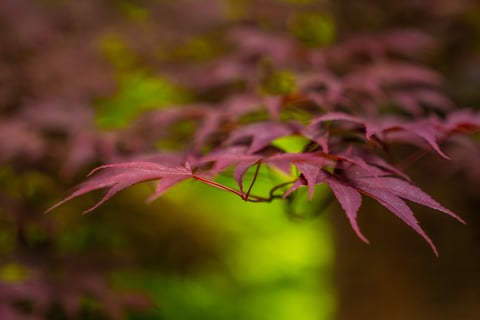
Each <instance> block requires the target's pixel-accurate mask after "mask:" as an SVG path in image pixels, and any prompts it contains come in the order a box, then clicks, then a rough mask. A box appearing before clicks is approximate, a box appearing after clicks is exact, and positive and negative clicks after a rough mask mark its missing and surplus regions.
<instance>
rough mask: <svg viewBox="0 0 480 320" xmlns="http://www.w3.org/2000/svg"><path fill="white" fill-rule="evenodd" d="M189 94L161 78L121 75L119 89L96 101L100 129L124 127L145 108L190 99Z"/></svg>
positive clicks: (139, 72)
mask: <svg viewBox="0 0 480 320" xmlns="http://www.w3.org/2000/svg"><path fill="white" fill-rule="evenodd" d="M189 97H190V95H189V93H188V92H187V91H186V90H184V89H182V88H180V87H178V86H176V85H174V84H172V83H170V82H169V81H167V80H166V79H163V78H161V77H155V76H151V75H147V74H146V73H145V72H141V71H137V72H134V73H130V74H127V75H125V76H123V77H122V78H121V80H120V88H119V89H118V92H117V93H116V94H115V95H114V96H112V97H110V98H108V99H102V100H100V101H98V103H97V106H98V108H97V116H96V123H97V125H98V126H99V127H100V128H107V129H108V128H123V127H126V126H128V125H129V124H130V123H131V122H132V120H134V119H135V118H136V117H137V116H139V115H140V114H141V113H143V112H145V111H150V110H155V109H161V108H164V107H167V106H171V105H173V104H182V103H186V102H187V101H189Z"/></svg>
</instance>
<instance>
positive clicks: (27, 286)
mask: <svg viewBox="0 0 480 320" xmlns="http://www.w3.org/2000/svg"><path fill="white" fill-rule="evenodd" d="M448 3H452V2H449V1H440V2H438V3H436V4H435V3H433V4H432V1H426V0H425V1H407V2H405V3H403V2H398V3H394V4H392V3H390V2H383V3H381V1H373V2H369V3H365V2H362V3H360V2H358V3H354V2H352V1H334V2H331V1H330V3H329V2H328V1H315V0H222V1H210V0H207V1H202V0H196V1H186V0H185V1H166V0H165V1H158V0H143V1H129V0H112V1H97V0H82V1H74V0H62V1H21V0H1V1H0V21H1V24H0V43H2V46H1V48H0V118H1V120H2V123H1V125H2V126H3V125H4V124H6V123H9V122H10V123H13V122H14V120H15V119H17V118H19V119H22V121H24V120H25V119H27V118H28V117H27V116H26V115H28V114H29V112H30V113H33V114H35V115H36V116H38V117H39V118H41V116H42V115H45V117H46V118H47V120H52V119H53V120H52V121H53V122H54V124H53V125H51V127H52V128H53V129H52V128H50V127H49V128H48V130H45V129H43V127H42V125H43V122H42V121H44V120H42V119H40V120H38V121H37V122H35V121H31V119H27V120H25V123H23V122H22V124H24V126H21V127H22V128H24V129H25V132H23V131H21V132H18V133H16V134H15V136H14V135H11V134H10V135H9V136H8V137H7V139H9V140H12V139H13V138H14V137H15V138H18V137H19V136H20V135H21V134H25V136H26V137H27V139H26V140H24V141H26V142H29V143H32V144H33V143H34V142H37V140H41V141H45V143H44V144H40V147H39V145H37V144H34V148H33V149H32V150H34V151H36V150H38V149H41V150H42V152H43V153H42V156H39V157H35V156H33V155H32V156H30V155H29V154H28V153H27V156H25V155H24V154H23V153H21V154H20V156H19V157H7V156H4V154H7V155H8V153H7V152H4V153H2V155H1V156H0V159H1V160H2V161H3V160H4V159H6V161H7V163H2V165H1V167H0V318H2V319H7V320H8V319H14V317H15V315H17V316H18V314H15V315H13V316H12V314H11V313H7V311H8V310H9V309H8V307H11V306H12V305H15V306H17V307H15V308H16V309H15V308H14V309H15V310H17V309H22V310H23V311H25V312H24V313H21V316H22V317H23V316H26V317H28V318H29V319H34V318H35V319H108V318H112V319H115V318H116V319H120V318H122V317H123V318H128V319H132V320H134V319H137V320H140V319H143V320H147V319H152V320H153V319H169V320H176V319H245V320H255V319H262V320H263V319H264V320H268V319H275V320H281V319H298V320H303V319H304V320H309V319H312V320H313V319H315V320H321V319H325V320H330V319H333V318H334V317H335V316H334V314H335V312H336V303H337V301H336V297H335V295H336V292H335V289H334V284H333V279H332V268H333V262H334V252H333V239H332V238H333V236H332V230H331V226H330V224H329V223H328V221H327V219H326V217H323V216H321V217H320V218H318V219H315V220H313V221H310V220H308V219H307V221H298V220H299V217H298V216H302V217H304V218H305V217H307V218H308V217H311V216H314V215H318V214H320V213H321V212H315V208H319V203H320V204H321V203H322V202H324V201H325V199H327V198H328V193H327V192H326V191H325V190H317V191H316V194H317V198H316V199H314V200H313V203H310V204H304V203H305V202H304V201H298V202H296V203H294V204H291V205H292V206H294V208H285V207H282V206H284V205H289V204H281V203H279V202H277V203H272V204H269V205H266V204H249V203H243V202H240V201H239V200H238V199H236V198H234V196H230V195H227V194H224V193H222V192H221V191H218V190H211V189H209V188H205V187H202V186H200V185H199V184H188V183H183V184H181V185H179V186H178V187H176V188H175V189H174V190H172V192H170V193H169V194H167V195H166V196H165V197H164V198H162V200H160V201H157V202H155V203H154V204H152V205H150V206H144V205H143V203H142V199H144V198H145V194H147V193H148V191H150V190H146V189H145V188H148V187H145V186H141V187H138V188H133V189H132V190H128V191H125V192H124V193H122V194H121V195H120V196H119V197H116V198H115V199H114V201H112V202H111V203H109V204H107V205H106V206H105V207H104V208H102V209H100V210H98V211H97V212H95V213H94V214H91V215H88V216H81V215H80V211H81V209H80V208H84V207H86V206H85V203H87V202H93V199H94V198H95V196H96V195H93V196H85V197H82V198H81V199H78V200H76V201H74V202H72V203H69V204H67V205H65V206H64V207H62V208H60V209H59V210H58V211H57V212H55V213H51V214H49V215H44V214H43V211H44V210H45V208H47V207H48V206H49V205H51V204H52V203H54V202H55V201H56V200H58V199H60V198H62V196H63V195H64V194H65V190H67V189H68V188H69V186H71V185H73V184H74V182H76V181H78V179H79V175H83V173H84V172H85V171H88V169H90V168H92V167H93V166H94V165H95V164H98V163H103V162H105V161H113V160H115V161H116V160H117V158H115V157H113V156H111V154H110V153H109V152H110V150H111V149H112V148H115V147H117V145H116V144H118V145H122V143H124V144H127V143H125V141H122V140H119V141H120V142H118V141H117V140H115V139H114V138H116V137H117V136H118V135H120V133H119V132H118V131H116V130H115V129H119V128H120V129H123V128H126V127H128V125H129V124H130V123H131V122H132V121H134V120H136V119H137V117H138V116H139V115H140V114H141V113H143V112H145V111H151V110H155V109H162V108H166V107H168V106H170V105H172V104H173V105H175V104H183V103H186V102H190V101H192V100H193V99H194V94H193V93H192V92H193V90H192V89H191V88H190V87H189V86H188V85H186V86H180V85H178V83H183V82H185V83H188V84H189V85H190V86H193V85H191V84H192V83H195V81H194V80H195V79H196V80H197V81H198V82H200V83H201V82H202V81H203V80H208V75H206V74H200V75H199V74H196V73H195V72H197V71H196V70H194V73H192V74H189V73H187V72H183V73H182V71H184V70H182V69H181V68H182V66H183V65H187V64H188V65H191V64H197V63H208V62H210V61H211V60H214V59H215V58H216V57H217V56H218V55H219V53H222V54H223V53H225V52H226V51H228V47H229V46H228V45H227V44H224V43H223V42H222V38H221V36H220V35H221V34H222V32H223V30H224V28H225V27H226V26H229V25H232V24H235V23H238V22H239V23H241V24H243V25H258V26H260V27H262V28H264V29H268V30H273V31H278V30H280V31H288V32H290V34H291V35H292V36H293V37H295V38H296V39H298V40H299V41H300V42H302V43H304V44H305V45H307V46H311V47H316V48H317V47H324V46H326V45H329V44H332V43H334V42H335V41H337V40H339V39H341V38H344V37H347V36H348V35H349V33H351V31H352V30H353V31H357V29H358V30H361V31H366V30H372V29H373V31H377V32H378V31H380V32H382V31H384V28H386V27H387V26H388V27H391V26H393V27H398V26H399V25H400V26H404V25H407V26H420V27H422V28H423V26H422V25H426V26H427V27H426V28H425V29H428V30H429V31H430V32H432V33H433V34H434V35H437V36H438V38H439V39H440V40H441V41H443V42H445V43H446V44H445V45H444V47H443V51H442V52H443V56H441V57H440V58H437V61H435V62H434V63H435V64H436V65H438V66H439V67H440V68H441V69H442V70H444V71H445V72H446V74H447V75H448V77H447V78H448V80H449V81H450V85H449V89H450V90H451V91H452V92H454V93H456V95H457V96H458V97H459V98H460V99H461V101H462V102H465V103H466V104H468V105H480V94H479V92H480V90H478V80H479V79H480V78H479V74H480V72H479V70H480V59H479V56H480V54H479V47H478V43H479V42H478V39H480V24H479V19H478V17H479V12H480V11H479V6H478V5H477V4H475V3H473V2H472V4H467V3H465V4H463V2H461V3H460V2H459V5H457V6H450V5H449V4H448ZM406 7H407V9H405V8H406ZM452 7H454V8H453V9H452ZM455 7H456V8H457V9H455ZM432 10H433V11H432ZM432 12H433V13H432ZM333 17H335V19H334V18H333ZM412 19H414V20H415V21H413V22H412ZM375 28H376V29H375ZM219 30H220V31H219ZM457 30H463V31H464V32H463V33H461V34H460V33H459V32H458V31H457ZM471 48H475V50H472V49H471ZM224 51H225V52H224ZM227 53H228V52H227ZM172 65H173V66H174V67H172ZM178 70H180V71H178ZM198 79H200V80H198ZM459 79H460V80H459ZM182 80H184V81H183V82H182ZM263 80H264V86H263V87H262V89H263V90H265V91H266V92H268V93H271V94H278V95H283V94H290V93H294V91H295V89H296V86H297V80H298V79H296V78H295V77H294V75H293V74H291V73H289V72H288V71H274V72H271V73H268V74H267V75H266V77H265V79H263ZM239 87H241V86H239ZM452 88H453V89H452ZM222 90H225V92H226V93H225V92H222V94H223V95H228V94H230V93H231V92H230V91H229V90H231V89H230V88H226V89H225V88H220V89H219V91H222ZM202 93H203V94H204V96H207V97H210V96H214V95H213V94H212V93H210V92H206V93H205V92H202ZM220 96H222V95H220ZM59 101H60V102H59ZM78 104H81V105H82V108H83V109H82V110H84V111H85V112H86V113H87V114H88V112H89V111H90V110H93V111H94V113H95V114H94V116H93V117H92V119H93V120H92V123H91V124H90V123H89V122H88V121H90V120H88V121H87V122H84V114H83V113H80V114H79V113H77V112H76V109H75V108H74V107H73V106H76V105H78ZM42 105H47V106H57V105H58V106H60V107H59V108H60V109H61V110H59V111H62V110H63V111H65V110H66V111H67V112H66V113H67V114H69V113H71V116H70V118H69V119H68V121H67V123H68V127H67V128H64V127H62V126H59V125H58V124H57V123H55V121H57V120H58V119H60V120H61V119H62V118H61V116H62V113H61V112H58V113H57V112H47V113H44V111H43V110H44V109H42V108H41V106H42ZM282 116H284V117H288V118H292V117H293V118H295V119H297V118H298V119H299V120H301V119H302V114H301V113H295V114H294V113H293V111H292V112H291V113H284V114H282ZM22 117H23V118H22ZM60 120H59V122H60ZM29 121H30V122H29ZM90 125H91V127H90ZM77 126H80V127H81V128H82V129H84V130H80V131H81V132H78V130H76V128H77ZM69 128H74V129H75V130H71V131H69ZM99 128H100V129H109V130H98V129H99ZM0 129H2V128H0ZM189 130H191V124H189V123H186V124H183V125H182V126H178V127H176V128H172V132H173V133H180V135H182V133H184V132H185V131H189ZM97 131H102V132H103V131H109V132H108V134H106V135H101V136H100V137H97V136H96V135H94V134H93V133H95V134H96V133H97ZM92 132H93V133H92ZM90 135H92V136H95V137H96V138H95V139H97V140H95V139H93V138H92V139H91V140H88V139H85V136H87V137H90ZM112 137H113V138H112ZM111 140H113V141H114V143H112V144H109V142H110V141H111ZM127 142H129V143H130V142H131V141H130V140H128V141H127ZM0 143H4V141H0ZM274 144H275V146H277V147H279V148H282V149H284V150H289V151H292V152H295V151H299V150H302V149H303V148H304V147H305V141H304V140H303V139H301V138H300V139H291V138H288V139H286V140H285V139H277V140H276V141H275V143H274ZM5 145H6V144H5ZM17 145H20V146H19V148H20V149H22V148H25V149H27V147H29V145H28V144H27V143H25V145H23V142H21V143H19V144H17ZM85 145H87V146H88V148H86V147H85ZM112 145H113V147H112ZM72 146H73V147H74V149H75V150H80V153H81V156H85V155H89V154H90V153H92V154H93V156H91V157H88V156H85V158H86V159H87V160H83V158H81V157H80V158H81V161H83V162H80V164H81V165H79V167H78V168H77V171H75V172H73V173H71V174H70V175H67V174H65V173H64V172H63V171H62V170H61V169H59V168H61V167H63V165H64V164H65V162H68V159H70V156H71V151H70V149H71V148H72ZM175 146H176V145H175ZM175 146H173V147H175ZM2 147H3V145H2ZM156 147H159V146H158V145H157V146H156ZM161 147H162V148H164V147H166V146H165V145H161ZM132 149H134V148H133V147H132ZM95 152H96V153H95ZM35 155H36V154H35ZM4 157H5V158H4ZM72 158H75V157H72ZM79 161H80V160H79ZM264 178H266V179H269V177H268V176H264ZM259 180H261V179H259ZM260 191H261V190H260ZM301 196H304V195H299V197H301ZM302 204H303V205H302ZM290 209H291V210H292V211H294V212H295V213H300V214H299V215H295V216H288V215H287V214H285V213H286V212H289V211H290ZM119 288H122V289H125V288H128V289H129V290H133V289H136V290H140V291H143V292H147V293H149V294H150V295H151V297H150V298H151V300H152V301H151V302H152V305H153V307H151V306H150V308H147V311H146V312H144V313H140V312H132V311H130V310H131V309H138V308H139V306H140V307H145V303H143V304H142V303H139V302H138V301H137V300H135V299H134V298H132V297H130V296H128V298H125V295H124V292H123V291H122V290H120V289H119ZM19 295H20V296H19ZM20 298H21V299H20ZM9 299H12V301H13V302H10V300H9ZM129 299H130V300H129ZM19 301H20V302H21V303H20V304H21V306H20V308H18V303H19ZM25 301H26V302H25ZM72 301H79V305H80V307H79V308H78V310H77V311H78V312H76V313H75V312H72V311H71V310H70V309H69V308H70V307H72V306H71V305H69V303H70V304H73V305H74V304H75V303H72ZM22 303H23V304H22ZM38 306H42V307H43V309H42V308H40V309H36V307H38ZM73 309H75V308H73ZM29 310H30V311H31V312H32V313H29V312H30V311H29ZM32 310H33V311H32ZM34 311H35V312H37V313H35V314H34V313H33V312H34ZM69 312H70V313H69ZM127 314H128V316H125V315H127Z"/></svg>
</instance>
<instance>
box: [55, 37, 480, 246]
mask: <svg viewBox="0 0 480 320" xmlns="http://www.w3.org/2000/svg"><path fill="white" fill-rule="evenodd" d="M397 39H415V40H416V44H417V46H416V47H412V46H405V47H399V46H398V44H397V41H396V40H397ZM430 40H431V39H429V38H428V37H427V36H426V35H423V34H419V33H418V32H415V31H412V30H400V31H396V32H393V33H387V34H382V35H378V36H373V37H367V36H365V37H363V38H361V41H360V40H358V39H354V40H351V41H348V40H346V41H344V42H343V43H339V44H337V45H335V46H333V47H332V48H330V47H326V48H309V47H307V46H305V45H304V44H302V43H301V42H298V41H296V40H294V39H291V38H288V37H283V36H281V35H277V34H270V33H267V32H264V31H261V30H259V29H256V28H252V27H248V28H234V29H233V30H232V31H231V32H229V33H227V38H226V41H231V45H232V46H235V50H233V51H232V53H231V54H227V55H226V57H225V58H220V59H216V60H215V61H214V62H213V63H210V64H208V65H207V66H204V67H203V69H200V70H197V73H198V74H199V75H201V78H202V79H194V81H193V82H194V83H193V84H191V86H192V87H194V88H195V86H197V90H198V91H199V92H200V93H199V96H201V95H202V93H203V92H205V95H206V97H205V101H198V102H197V101H195V102H193V103H191V104H188V105H182V106H175V107H172V108H167V109H164V110H159V111H153V112H150V113H149V114H148V115H147V116H145V117H144V118H141V119H140V120H139V121H137V122H136V123H133V124H132V126H131V128H130V130H132V131H137V130H138V129H137V128H141V129H142V131H144V132H146V135H145V136H143V139H144V142H145V141H154V142H155V141H156V142H159V141H162V140H168V139H177V137H176V136H175V135H171V134H169V133H168V131H169V130H171V131H172V132H173V131H174V130H175V128H176V127H177V126H180V125H182V124H185V123H191V124H192V125H193V127H194V128H193V129H191V130H190V131H189V132H184V133H183V135H184V137H183V138H182V140H185V143H183V144H179V145H178V146H175V149H176V150H174V151H171V152H170V153H169V154H168V161H167V160H164V159H163V158H164V154H163V153H162V151H158V152H150V153H149V157H150V158H151V159H153V160H149V161H143V160H142V158H139V160H133V159H132V160H130V161H127V162H119V163H114V164H108V165H104V166H101V167H98V168H97V169H95V170H93V171H92V172H91V173H90V174H91V175H92V177H91V178H90V179H89V180H87V181H86V182H85V183H84V184H82V185H80V186H79V187H78V189H77V190H76V191H75V192H73V193H72V194H71V195H70V196H68V197H67V198H66V199H64V200H63V201H62V202H60V203H58V204H57V205H56V206H58V205H60V204H62V203H64V202H65V201H69V200H71V199H72V198H75V197H78V196H80V195H82V194H85V193H87V192H90V191H93V190H96V189H103V188H107V189H108V192H107V193H106V195H105V196H104V197H103V198H102V200H101V201H100V202H98V203H97V204H96V205H95V206H93V207H92V208H90V209H88V210H87V211H86V212H89V211H91V210H93V209H95V208H97V207H98V206H99V205H100V204H102V203H104V202H105V201H107V200H108V199H110V198H111V197H112V196H113V195H115V194H116V193H118V192H119V191H121V190H123V189H125V188H127V187H129V186H131V185H134V184H137V183H140V182H145V181H152V180H158V182H157V186H156V189H155V191H154V193H153V194H152V196H151V197H150V198H149V201H152V200H154V199H156V198H158V197H159V196H161V195H162V194H163V193H164V192H165V191H167V190H168V189H169V188H171V187H173V186H174V185H176V184H177V183H179V182H181V181H183V180H186V179H195V180H197V181H200V182H202V183H205V184H208V185H210V186H213V187H215V188H219V189H222V190H225V191H228V192H231V193H233V194H235V195H237V196H239V197H240V198H241V199H243V200H245V201H253V202H269V201H272V200H273V199H276V198H286V197H288V196H291V194H292V192H294V191H295V190H297V189H299V188H300V187H304V186H305V187H307V188H308V193H309V197H310V198H311V197H312V195H313V191H314V189H315V185H317V184H322V183H326V184H328V185H329V187H330V188H331V190H332V192H333V194H334V196H335V197H336V198H337V200H338V201H339V203H340V204H341V206H342V208H343V210H344V211H345V214H346V215H347V217H348V220H349V221H350V223H351V225H352V228H353V229H354V231H355V232H356V233H357V235H358V236H359V237H360V238H361V239H362V240H363V241H365V242H368V240H367V238H366V237H365V236H364V235H363V234H362V233H361V232H360V229H359V226H358V224H357V222H356V219H357V214H358V210H359V208H360V205H361V202H362V196H368V197H370V198H373V199H374V200H376V201H378V202H379V203H380V204H381V205H382V206H384V207H385V208H387V209H388V210H389V211H390V212H392V213H393V214H394V215H396V216H397V217H399V218H400V219H401V220H402V221H403V222H404V223H406V224H407V225H408V226H410V227H411V228H412V229H414V230H415V231H416V232H417V233H419V234H420V235H421V236H422V237H423V238H424V239H425V240H426V241H427V242H428V243H429V244H430V246H431V247H432V250H433V251H434V252H435V254H438V253H437V250H436V248H435V246H434V244H433V242H432V241H431V240H430V238H429V237H428V236H427V235H426V233H425V232H424V231H423V229H422V228H421V227H420V226H419V223H418V221H417V219H416V218H415V216H414V214H413V212H412V211H411V209H410V208H409V206H408V205H407V203H406V202H405V201H404V200H409V201H412V202H416V203H418V204H421V205H424V206H427V207H430V208H433V209H436V210H438V211H441V212H443V213H446V214H448V215H450V216H452V217H454V218H456V219H457V220H459V221H461V222H463V220H462V219H461V218H460V217H458V216H457V215H456V214H454V213H453V212H452V211H450V210H448V209H446V208H445V207H443V206H442V205H440V204H439V203H438V202H437V201H435V200H434V199H432V198H431V197H430V196H429V195H428V194H426V193H425V192H423V191H422V190H421V189H420V188H419V187H417V186H415V185H414V184H413V183H412V182H411V181H410V179H409V178H408V177H407V176H406V174H405V173H403V171H402V169H401V168H399V167H398V165H397V164H398V163H399V161H398V160H397V159H392V152H391V148H392V146H394V145H396V144H406V145H411V146H414V147H416V148H419V149H420V150H424V151H425V152H430V151H433V152H436V153H437V154H438V155H439V156H441V157H443V158H445V159H449V156H447V154H446V153H445V152H444V151H443V150H442V147H441V146H442V145H446V144H448V143H449V142H450V141H454V140H452V139H451V138H452V136H455V135H457V134H459V133H462V134H464V133H466V132H467V133H468V132H475V131H478V130H479V129H480V115H478V114H476V113H473V112H469V111H462V110H460V111H459V110H455V109H454V107H453V102H451V101H450V100H449V99H448V98H447V97H446V96H445V95H444V94H443V93H442V90H441V88H442V78H441V76H440V75H439V74H437V73H436V72H435V71H433V70H431V69H429V68H427V67H425V66H422V65H419V64H418V63H416V62H414V61H411V60H412V59H414V58H416V55H417V54H418V52H421V51H422V50H421V49H420V48H418V47H419V46H422V45H423V46H427V45H430ZM360 58H361V60H360V61H357V60H359V59H360ZM259 64H260V65H262V64H263V65H264V66H265V67H264V69H265V70H260V72H258V71H256V68H257V66H258V65H259ZM195 81H198V82H201V83H195ZM234 82H237V83H241V86H240V87H241V88H240V89H237V90H234V92H229V95H228V96H227V97H225V98H223V99H222V98H220V99H219V101H209V100H208V98H209V97H208V93H209V92H212V91H214V90H218V89H216V88H219V87H220V88H224V87H228V86H231V85H232V83H234ZM137 126H138V127H137ZM289 137H290V138H291V137H297V138H300V139H302V143H303V146H302V147H301V150H300V151H298V152H290V151H289V150H288V148H284V147H283V148H282V147H281V146H278V145H277V144H276V142H277V141H278V140H279V139H285V138H289ZM400 161H401V159H400ZM261 166H266V167H268V168H270V169H272V170H277V171H279V172H281V173H282V174H284V175H285V176H287V177H288V178H289V179H290V180H291V181H290V182H286V181H283V182H281V183H279V184H278V185H273V186H272V191H271V192H270V194H269V195H257V194H255V193H254V192H253V190H254V184H255V181H256V179H257V174H258V170H259V168H260V167H261ZM292 167H293V169H292ZM231 168H233V173H232V176H233V178H234V180H235V181H236V183H237V187H232V186H228V185H225V184H222V183H219V182H217V181H215V177H216V176H218V175H219V174H221V173H223V172H225V171H226V170H229V169H231ZM252 170H253V171H254V172H253V178H252V179H251V181H250V184H249V185H248V187H246V185H247V184H248V182H247V181H245V176H246V173H247V172H249V171H252ZM97 171H102V172H101V173H99V174H97ZM56 206H54V207H53V208H55V207H56ZM53 208H52V209H53ZM50 210H51V209H50Z"/></svg>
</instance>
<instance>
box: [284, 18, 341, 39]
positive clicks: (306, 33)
mask: <svg viewBox="0 0 480 320" xmlns="http://www.w3.org/2000/svg"><path fill="white" fill-rule="evenodd" d="M288 25H289V29H290V32H291V33H292V34H293V35H294V36H295V37H296V38H298V39H299V40H301V41H302V42H304V43H305V44H307V45H309V46H312V47H320V46H326V45H329V44H332V43H333V41H334V40H335V22H334V21H333V19H332V18H331V17H329V16H327V15H326V14H325V13H315V12H299V13H294V14H292V15H291V16H290V18H289V24H288Z"/></svg>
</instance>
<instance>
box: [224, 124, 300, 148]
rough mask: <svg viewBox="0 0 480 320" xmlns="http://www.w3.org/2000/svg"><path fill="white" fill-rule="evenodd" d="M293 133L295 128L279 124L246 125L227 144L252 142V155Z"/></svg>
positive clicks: (233, 134) (235, 132) (232, 134)
mask: <svg viewBox="0 0 480 320" xmlns="http://www.w3.org/2000/svg"><path fill="white" fill-rule="evenodd" d="M291 133H293V128H292V127H291V126H288V125H287V124H284V123H279V122H273V121H272V122H259V123H253V124H250V125H246V126H244V127H241V128H238V129H237V130H235V131H233V132H232V133H231V135H230V137H229V138H228V139H227V140H226V141H225V144H227V145H228V144H233V143H238V142H244V141H245V139H248V140H250V142H249V148H248V151H247V153H249V154H252V153H254V152H256V151H259V150H261V149H263V148H265V147H266V146H268V145H270V143H271V142H272V141H273V140H275V139H277V138H280V137H284V136H287V135H289V134H291Z"/></svg>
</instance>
